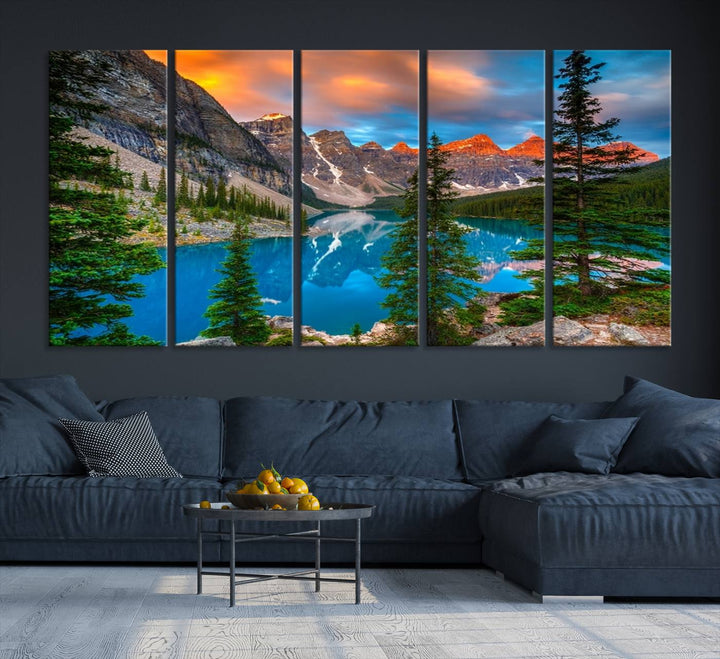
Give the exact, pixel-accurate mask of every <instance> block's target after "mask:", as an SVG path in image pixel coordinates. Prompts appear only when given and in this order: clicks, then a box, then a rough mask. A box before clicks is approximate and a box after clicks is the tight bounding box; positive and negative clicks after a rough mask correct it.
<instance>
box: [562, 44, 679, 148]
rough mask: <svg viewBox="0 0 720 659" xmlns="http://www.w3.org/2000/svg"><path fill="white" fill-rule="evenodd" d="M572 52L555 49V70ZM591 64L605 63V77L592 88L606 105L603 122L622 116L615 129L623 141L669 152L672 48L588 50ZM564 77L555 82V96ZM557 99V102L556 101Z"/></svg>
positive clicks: (603, 105) (603, 72)
mask: <svg viewBox="0 0 720 659" xmlns="http://www.w3.org/2000/svg"><path fill="white" fill-rule="evenodd" d="M570 53H571V51H569V50H556V51H555V52H554V54H553V59H554V62H553V69H554V71H555V72H556V73H557V71H558V70H559V69H560V68H561V66H562V61H563V59H564V58H565V57H567V56H568V55H569V54H570ZM585 54H586V55H588V56H589V57H590V58H591V60H592V62H591V63H592V64H599V63H600V62H605V66H604V67H602V68H601V69H600V75H601V76H602V79H601V80H600V81H598V82H596V83H595V84H594V85H592V86H591V87H590V91H591V93H592V94H593V95H594V96H596V97H597V98H598V99H599V100H600V104H601V106H602V108H603V111H602V113H600V114H599V115H598V119H599V120H600V121H604V120H606V119H609V118H611V117H617V118H618V119H620V123H619V124H618V127H617V128H616V130H615V132H616V134H617V135H619V136H620V139H621V140H624V141H627V142H632V143H633V144H636V145H637V146H639V147H640V148H642V149H646V150H648V151H652V152H653V153H657V154H658V156H660V157H661V158H666V157H667V156H669V155H670V51H669V50H586V51H585ZM560 82H562V81H561V80H557V79H556V81H555V85H556V86H555V90H554V92H555V98H556V99H557V96H558V94H559V93H560V91H561V90H560V89H559V88H558V87H557V85H558V83H560ZM556 102H557V101H556Z"/></svg>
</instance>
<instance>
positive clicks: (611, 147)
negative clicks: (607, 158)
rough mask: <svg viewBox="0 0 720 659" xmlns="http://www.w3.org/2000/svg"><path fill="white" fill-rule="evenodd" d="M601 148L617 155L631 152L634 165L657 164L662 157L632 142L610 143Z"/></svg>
mask: <svg viewBox="0 0 720 659" xmlns="http://www.w3.org/2000/svg"><path fill="white" fill-rule="evenodd" d="M600 148H601V149H602V150H603V151H606V152H607V153H615V152H617V151H624V150H625V149H627V150H628V151H629V152H630V155H631V156H633V157H634V158H635V160H634V161H633V164H635V165H647V164H649V163H651V162H657V161H658V160H660V156H658V155H657V153H653V152H652V151H646V150H645V149H641V148H640V147H639V146H637V145H636V144H633V143H632V142H610V143H609V144H604V145H603V146H601V147H600Z"/></svg>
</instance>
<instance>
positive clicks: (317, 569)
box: [315, 522, 320, 593]
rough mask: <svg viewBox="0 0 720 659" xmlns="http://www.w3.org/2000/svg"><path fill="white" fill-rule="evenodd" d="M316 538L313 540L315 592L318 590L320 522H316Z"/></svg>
mask: <svg viewBox="0 0 720 659" xmlns="http://www.w3.org/2000/svg"><path fill="white" fill-rule="evenodd" d="M317 535H318V537H317V540H315V592H316V593H319V592H320V522H318V523H317Z"/></svg>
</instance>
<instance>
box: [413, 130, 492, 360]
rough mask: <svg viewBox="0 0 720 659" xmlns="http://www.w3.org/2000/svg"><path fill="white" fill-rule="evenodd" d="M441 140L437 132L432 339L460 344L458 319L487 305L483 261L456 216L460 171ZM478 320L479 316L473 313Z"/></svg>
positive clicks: (431, 192) (431, 226) (430, 190)
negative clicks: (481, 301) (450, 163)
mask: <svg viewBox="0 0 720 659" xmlns="http://www.w3.org/2000/svg"><path fill="white" fill-rule="evenodd" d="M441 146H442V142H441V141H440V138H439V137H438V136H437V135H436V134H435V133H433V134H432V136H431V137H430V149H429V151H428V161H427V169H428V185H427V216H428V290H427V300H428V328H427V337H428V345H431V346H432V345H456V344H457V343H461V342H464V338H465V337H464V336H463V333H462V331H461V330H460V329H459V328H458V322H460V323H463V322H467V320H468V318H466V317H467V315H468V309H469V308H472V311H473V314H475V315H477V314H478V313H482V312H483V311H484V308H482V306H481V305H478V304H477V303H474V304H472V305H471V306H470V307H468V305H469V303H471V302H472V301H473V299H474V298H475V297H476V296H478V294H479V292H480V291H479V289H478V287H477V285H476V283H475V282H478V281H480V274H479V271H478V268H479V266H480V261H479V260H478V259H477V258H475V257H474V256H472V255H471V254H470V253H469V252H468V248H467V243H466V242H465V238H464V236H465V235H466V234H467V233H469V232H470V229H469V228H468V227H466V226H464V225H461V224H459V223H458V222H457V221H456V220H455V213H454V212H453V210H452V202H453V199H455V197H457V193H456V192H455V191H454V190H453V189H452V178H453V175H454V174H455V171H454V170H452V169H449V168H448V167H447V166H446V165H447V154H446V153H445V152H444V151H442V150H441V148H440V147H441ZM472 320H473V322H474V321H475V320H476V318H472Z"/></svg>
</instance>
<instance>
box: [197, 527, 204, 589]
mask: <svg viewBox="0 0 720 659" xmlns="http://www.w3.org/2000/svg"><path fill="white" fill-rule="evenodd" d="M202 542H203V538H202V517H198V520H197V556H198V558H197V593H198V595H202V567H203V555H202Z"/></svg>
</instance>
